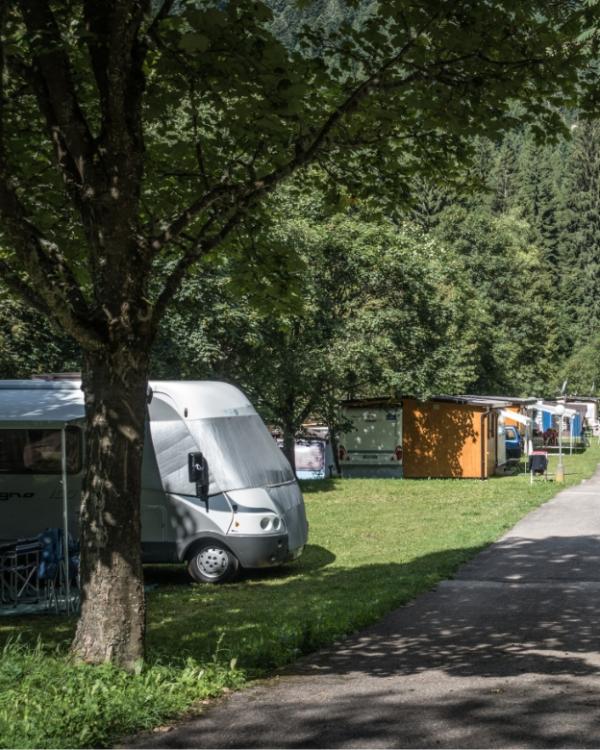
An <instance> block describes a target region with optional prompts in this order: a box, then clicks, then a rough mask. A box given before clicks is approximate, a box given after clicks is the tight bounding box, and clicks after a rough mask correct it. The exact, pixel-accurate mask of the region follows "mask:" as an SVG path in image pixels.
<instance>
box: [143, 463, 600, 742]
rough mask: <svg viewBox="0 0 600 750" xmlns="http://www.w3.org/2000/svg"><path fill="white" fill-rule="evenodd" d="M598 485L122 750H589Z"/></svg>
mask: <svg viewBox="0 0 600 750" xmlns="http://www.w3.org/2000/svg"><path fill="white" fill-rule="evenodd" d="M599 613H600V474H598V475H597V476H595V477H594V478H592V479H590V480H588V481H587V482H584V483H582V484H581V485H578V486H577V487H573V488H569V489H567V490H565V491H563V492H561V493H560V494H559V495H557V496H556V497H555V498H554V499H553V500H551V501H550V502H549V503H546V504H545V505H544V506H542V507H541V508H539V509H538V510H536V511H534V512H533V513H531V514H530V515H528V516H527V517H526V518H524V519H523V520H521V521H520V522H519V523H518V524H517V525H516V526H515V527H514V528H513V529H512V530H511V531H510V532H509V533H508V534H506V535H505V536H504V537H503V538H502V539H500V540H499V541H498V542H497V543H496V544H494V545H492V546H491V547H489V548H488V549H487V550H485V551H484V552H482V553H481V554H480V555H478V556H477V557H476V558H474V559H473V560H472V561H471V562H470V563H468V564H467V565H465V566H464V567H463V568H462V569H461V570H460V571H459V573H458V574H457V576H456V578H455V579H454V580H452V581H446V582H444V583H442V584H441V585H439V586H438V587H437V588H436V589H435V590H434V591H431V592H429V593H427V594H424V595H423V596H420V597H419V598H418V599H416V600H415V601H414V602H413V603H411V604H409V605H407V606H405V607H402V608H400V609H398V610H396V611H395V612H393V613H391V614H390V615H389V616H388V617H386V618H385V619H384V620H382V621H381V622H379V623H377V624H376V625H374V626H372V627H371V628H369V629H368V630H365V631H362V632H361V633H359V634H357V635H356V636H354V637H352V638H349V639H347V640H345V641H343V642H341V643H339V644H337V645H336V646H334V647H331V648H329V649H327V650H323V651H321V652H318V653H317V654H314V655H312V656H311V657H309V658H307V659H304V660H302V661H301V662H299V663H297V664H295V665H293V667H292V668H291V669H289V670H288V672H287V673H286V674H285V675H281V676H279V677H276V678H274V679H271V680H268V681H265V682H263V683H260V684H258V685H256V686H254V687H252V688H250V689H248V690H244V691H242V692H239V693H235V694H232V695H231V696H229V697H228V698H226V699H224V700H220V701H217V702H216V703H215V704H214V705H213V706H211V707H209V708H208V710H206V712H205V713H203V714H202V715H200V716H199V717H198V718H195V719H192V720H188V721H186V722H184V723H182V724H180V725H178V726H176V727H175V728H174V729H172V730H171V731H168V732H164V733H163V732H160V733H153V734H145V735H140V736H139V737H138V738H136V740H135V741H134V742H133V743H131V745H130V746H131V747H148V748H150V747H169V748H178V747H197V748H315V747H320V748H338V747H340V748H342V747H344V748H345V747H348V748H354V747H365V748H366V747H369V748H370V747H374V748H375V747H377V748H402V747H411V748H412V747H427V748H436V747H440V748H453V747H465V748H488V747H519V748H530V747H531V748H538V747H548V748H554V747H572V748H575V747H600V626H599V624H598V617H599Z"/></svg>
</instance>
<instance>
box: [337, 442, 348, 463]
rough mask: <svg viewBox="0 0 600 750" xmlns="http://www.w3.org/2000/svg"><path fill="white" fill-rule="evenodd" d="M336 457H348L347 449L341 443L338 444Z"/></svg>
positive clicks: (345, 458) (343, 458) (341, 458)
mask: <svg viewBox="0 0 600 750" xmlns="http://www.w3.org/2000/svg"><path fill="white" fill-rule="evenodd" d="M338 457H339V459H340V461H346V460H347V459H348V451H347V450H346V449H345V448H344V446H343V445H340V447H339V448H338Z"/></svg>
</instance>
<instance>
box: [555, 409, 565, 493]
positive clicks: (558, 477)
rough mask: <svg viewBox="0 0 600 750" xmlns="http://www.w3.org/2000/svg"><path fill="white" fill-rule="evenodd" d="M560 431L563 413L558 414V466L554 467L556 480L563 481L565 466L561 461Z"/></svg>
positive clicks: (561, 429) (561, 431) (561, 430)
mask: <svg viewBox="0 0 600 750" xmlns="http://www.w3.org/2000/svg"><path fill="white" fill-rule="evenodd" d="M562 433H563V415H562V414H561V415H560V422H559V428H558V466H557V467H556V481H557V482H564V481H565V466H564V463H563V450H562Z"/></svg>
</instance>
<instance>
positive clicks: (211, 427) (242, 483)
mask: <svg viewBox="0 0 600 750" xmlns="http://www.w3.org/2000/svg"><path fill="white" fill-rule="evenodd" d="M193 425H194V427H190V429H191V430H192V432H193V431H194V430H196V431H197V432H196V434H195V437H196V440H197V441H198V446H199V447H200V449H201V450H202V452H203V453H204V455H205V456H206V460H207V461H208V468H209V471H210V474H211V481H215V482H216V483H217V485H218V486H219V488H220V489H221V490H225V491H226V490H240V489H247V488H250V487H269V486H273V485H277V484H283V483H284V482H290V481H292V480H293V479H294V478H295V477H294V473H293V471H292V469H291V467H290V465H289V463H288V461H287V459H286V458H285V456H284V455H283V453H282V452H281V451H280V450H279V448H278V447H277V443H276V442H275V440H273V438H272V437H271V433H270V432H269V431H268V430H267V428H266V427H265V424H264V422H263V421H262V419H261V418H260V417H259V416H258V414H253V415H249V416H241V417H215V418H214V419H198V420H196V421H195V422H194V423H193Z"/></svg>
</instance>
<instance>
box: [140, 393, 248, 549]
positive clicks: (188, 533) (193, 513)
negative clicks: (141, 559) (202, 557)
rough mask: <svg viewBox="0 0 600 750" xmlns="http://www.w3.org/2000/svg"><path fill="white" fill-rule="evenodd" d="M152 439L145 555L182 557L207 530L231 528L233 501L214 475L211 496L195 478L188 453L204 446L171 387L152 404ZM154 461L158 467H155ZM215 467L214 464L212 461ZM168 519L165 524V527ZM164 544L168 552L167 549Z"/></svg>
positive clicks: (146, 491) (217, 532) (146, 492)
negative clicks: (203, 496) (191, 476)
mask: <svg viewBox="0 0 600 750" xmlns="http://www.w3.org/2000/svg"><path fill="white" fill-rule="evenodd" d="M148 411H149V416H150V435H149V438H150V445H149V446H147V447H149V448H151V450H150V451H149V456H148V458H147V459H146V462H145V463H146V468H147V471H146V477H145V478H146V484H145V486H144V489H143V500H142V517H143V522H142V542H143V549H144V553H145V555H144V556H145V559H147V560H148V561H150V558H151V557H153V558H154V559H153V560H152V561H156V562H158V561H159V560H160V559H167V558H168V559H179V558H180V554H179V550H181V549H183V548H185V547H186V546H187V542H188V541H189V539H191V538H194V537H196V536H198V535H200V534H201V533H204V532H209V533H210V534H212V535H217V536H223V535H225V534H227V532H228V531H229V528H230V526H231V523H232V521H233V510H232V508H231V504H230V503H229V501H228V500H227V498H226V497H225V495H224V494H223V493H222V492H220V490H219V488H218V487H217V486H216V485H215V483H214V481H213V479H212V476H211V484H210V487H209V499H208V501H207V502H205V501H204V500H202V499H200V498H199V497H198V496H197V495H196V485H195V484H194V483H193V482H190V481H189V476H188V454H189V453H194V452H196V451H200V450H202V446H200V445H198V443H197V441H196V440H195V439H194V437H193V435H192V434H191V432H190V430H189V429H188V425H187V423H186V419H185V417H182V416H181V415H180V414H179V411H178V409H177V407H176V405H175V403H174V401H173V399H172V398H171V397H170V396H169V395H168V394H166V393H162V392H157V391H154V393H153V397H152V401H151V402H150V405H149V409H148ZM152 463H154V464H155V467H156V468H155V471H154V472H153V471H152ZM209 469H210V466H209ZM161 519H163V523H164V526H163V527H162V528H159V523H160V521H161ZM161 548H162V550H163V551H162V553H161Z"/></svg>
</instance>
